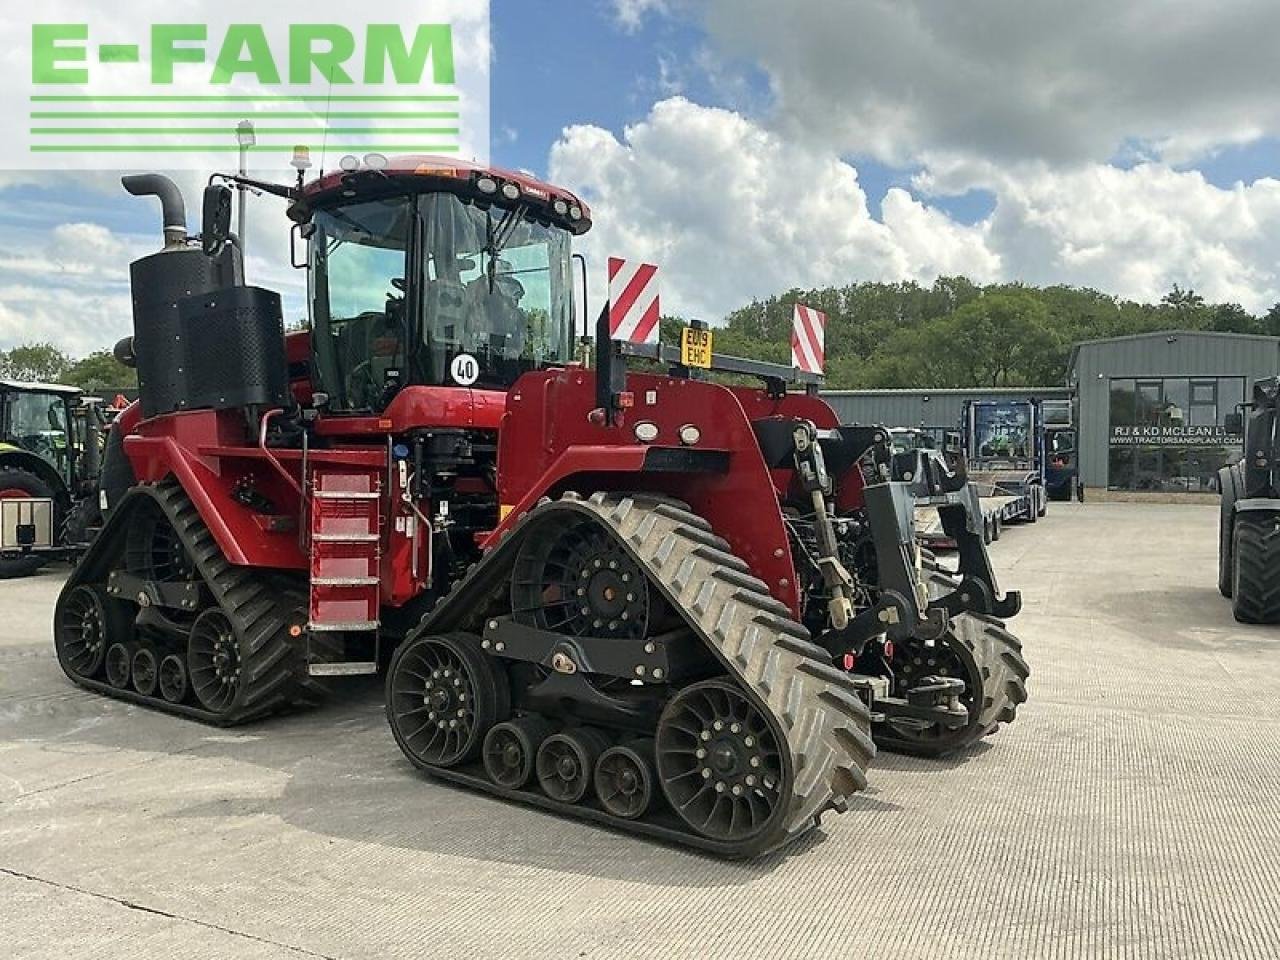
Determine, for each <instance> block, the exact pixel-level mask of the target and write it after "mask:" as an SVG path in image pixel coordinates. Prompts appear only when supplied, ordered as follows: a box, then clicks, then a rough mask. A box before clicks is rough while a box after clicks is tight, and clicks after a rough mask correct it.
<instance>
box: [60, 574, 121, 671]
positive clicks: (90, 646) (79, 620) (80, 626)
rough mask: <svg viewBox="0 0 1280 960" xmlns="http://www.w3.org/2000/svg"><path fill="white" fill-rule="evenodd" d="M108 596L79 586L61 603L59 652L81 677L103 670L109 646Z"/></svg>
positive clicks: (94, 589)
mask: <svg viewBox="0 0 1280 960" xmlns="http://www.w3.org/2000/svg"><path fill="white" fill-rule="evenodd" d="M105 602H106V601H105V598H104V596H103V594H102V591H101V590H100V589H99V588H98V587H91V586H80V587H76V588H75V589H74V590H72V591H71V593H70V594H68V596H67V599H66V601H65V602H64V603H63V604H62V610H61V612H60V614H59V616H58V622H57V625H56V627H55V630H54V642H55V643H56V644H57V647H58V654H59V655H60V656H61V658H62V662H63V663H64V664H66V666H67V668H68V669H69V670H70V671H71V672H72V673H74V674H75V675H76V676H79V677H85V678H88V677H92V676H93V675H94V674H95V673H97V672H98V671H99V670H101V669H102V664H103V661H104V660H105V659H106V656H107V647H108V646H109V645H110V637H109V635H108V624H109V622H110V621H109V620H108V617H107V610H106V605H105Z"/></svg>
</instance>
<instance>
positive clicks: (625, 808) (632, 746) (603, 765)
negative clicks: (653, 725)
mask: <svg viewBox="0 0 1280 960" xmlns="http://www.w3.org/2000/svg"><path fill="white" fill-rule="evenodd" d="M595 784H596V796H597V797H599V798H600V806H602V807H604V809H605V811H606V812H608V813H611V814H613V815H614V816H615V817H622V818H623V819H624V820H635V819H636V818H637V817H642V816H644V814H645V813H646V812H647V811H648V809H649V807H650V806H651V805H652V803H653V788H654V772H653V741H652V740H637V741H635V742H633V743H626V744H620V745H619V746H616V747H610V748H609V749H608V750H606V751H605V752H604V753H602V754H600V759H599V760H597V761H596V775H595Z"/></svg>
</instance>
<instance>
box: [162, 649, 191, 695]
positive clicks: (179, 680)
mask: <svg viewBox="0 0 1280 960" xmlns="http://www.w3.org/2000/svg"><path fill="white" fill-rule="evenodd" d="M159 681H160V696H162V697H164V699H165V700H166V701H167V702H169V703H181V702H182V701H183V700H185V699H186V698H187V665H186V663H184V662H183V660H182V658H181V657H180V656H178V655H177V654H176V653H171V654H169V655H168V656H167V657H165V658H164V659H163V660H161V661H160V670H159Z"/></svg>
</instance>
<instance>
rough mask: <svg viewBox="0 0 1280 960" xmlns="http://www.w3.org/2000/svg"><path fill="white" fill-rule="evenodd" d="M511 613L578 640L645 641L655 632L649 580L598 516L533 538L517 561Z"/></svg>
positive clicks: (512, 588) (530, 624)
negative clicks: (623, 639) (580, 638)
mask: <svg viewBox="0 0 1280 960" xmlns="http://www.w3.org/2000/svg"><path fill="white" fill-rule="evenodd" d="M511 609H512V613H513V615H514V617H515V618H516V620H517V621H519V622H520V623H524V624H527V625H529V626H533V627H537V628H539V629H541V630H550V631H553V632H555V633H561V634H567V635H569V636H575V637H629V638H633V639H635V638H639V637H644V636H647V635H648V632H650V627H651V624H650V620H651V615H652V609H651V603H650V592H649V581H648V578H647V577H646V576H645V575H644V572H643V571H642V570H641V569H640V566H639V565H638V564H637V563H636V562H635V560H633V559H632V558H631V556H630V555H629V554H628V553H627V551H626V550H625V548H623V546H622V545H621V544H620V543H618V542H617V540H616V538H614V536H613V535H612V534H611V533H610V532H609V531H608V530H606V529H604V528H603V527H602V526H601V525H600V524H599V523H598V522H597V521H595V520H594V519H592V518H587V517H584V518H580V519H576V520H575V521H574V522H571V523H569V524H568V525H567V526H564V527H561V528H559V529H557V530H555V531H554V532H553V533H552V534H550V535H548V536H538V537H530V538H529V539H528V540H526V541H525V543H524V545H523V546H522V547H521V549H520V553H519V554H518V555H517V557H516V567H515V575H514V576H513V577H512V580H511Z"/></svg>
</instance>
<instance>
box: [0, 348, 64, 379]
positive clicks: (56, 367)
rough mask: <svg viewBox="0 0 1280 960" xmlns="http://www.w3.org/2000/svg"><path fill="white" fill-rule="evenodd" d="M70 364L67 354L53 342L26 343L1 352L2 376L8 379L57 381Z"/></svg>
mask: <svg viewBox="0 0 1280 960" xmlns="http://www.w3.org/2000/svg"><path fill="white" fill-rule="evenodd" d="M70 366H71V361H70V360H69V359H68V357H67V355H66V354H65V353H63V352H62V351H61V350H59V349H58V348H57V347H55V346H54V345H53V344H51V343H24V344H22V345H21V346H17V347H14V348H13V349H12V350H9V351H7V352H0V377H4V378H5V379H7V380H26V381H38V382H41V383H57V382H59V381H60V380H62V379H63V377H65V376H66V373H67V369H68V368H69V367H70Z"/></svg>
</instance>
